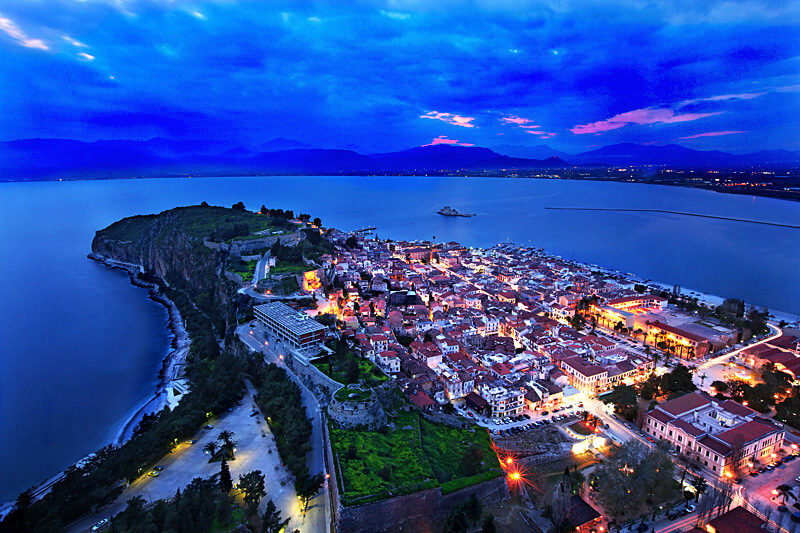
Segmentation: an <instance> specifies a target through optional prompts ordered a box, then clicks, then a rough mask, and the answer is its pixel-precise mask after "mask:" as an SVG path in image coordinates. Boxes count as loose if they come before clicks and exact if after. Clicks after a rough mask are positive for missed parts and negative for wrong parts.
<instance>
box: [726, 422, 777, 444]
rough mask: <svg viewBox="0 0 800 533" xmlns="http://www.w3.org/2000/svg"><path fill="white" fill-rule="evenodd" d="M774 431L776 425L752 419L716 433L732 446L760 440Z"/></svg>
mask: <svg viewBox="0 0 800 533" xmlns="http://www.w3.org/2000/svg"><path fill="white" fill-rule="evenodd" d="M773 431H775V428H774V427H772V426H768V425H766V424H762V423H761V422H756V421H755V420H751V421H750V422H745V423H744V424H742V425H740V426H736V427H734V428H731V429H729V430H728V431H723V432H722V433H720V434H718V435H716V437H717V438H718V439H719V440H722V441H724V442H725V443H727V444H728V445H730V446H740V445H743V444H747V443H748V442H753V441H755V440H759V439H761V438H763V437H765V436H766V435H767V434H769V433H772V432H773Z"/></svg>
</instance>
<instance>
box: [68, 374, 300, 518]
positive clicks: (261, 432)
mask: <svg viewBox="0 0 800 533" xmlns="http://www.w3.org/2000/svg"><path fill="white" fill-rule="evenodd" d="M254 406H255V401H254V400H253V396H252V391H251V390H250V389H248V391H247V392H246V393H245V395H244V398H243V400H242V405H241V406H237V407H236V408H234V409H233V412H231V413H225V414H224V415H221V416H219V417H216V418H212V419H210V420H209V423H210V424H212V425H213V426H214V427H213V429H201V430H200V431H198V432H197V433H196V434H195V435H194V436H192V439H194V440H195V441H196V442H195V443H194V444H189V441H187V442H182V443H180V444H179V445H178V446H177V447H176V448H175V450H173V451H172V452H171V453H170V454H168V455H166V456H164V457H163V458H162V459H161V460H160V461H159V462H158V463H157V465H158V466H161V467H163V470H162V471H161V473H160V474H159V476H158V477H157V478H154V477H150V476H148V475H147V471H145V472H144V473H143V474H142V476H141V477H139V478H138V479H137V480H135V481H134V482H133V483H131V485H130V486H129V487H128V488H127V489H125V492H123V493H122V495H121V496H120V497H119V498H118V499H117V500H116V501H115V502H114V503H112V504H110V505H108V506H107V507H105V508H104V509H102V510H100V512H98V513H96V514H94V515H91V516H88V517H86V518H84V519H82V520H80V521H78V522H75V523H73V524H72V525H71V526H69V528H67V529H68V531H76V532H77V531H89V529H90V528H91V527H92V526H93V525H94V524H96V523H97V522H99V521H100V520H101V519H102V518H107V517H110V516H113V515H116V514H117V513H119V512H120V511H122V510H124V509H125V507H126V506H127V502H128V500H129V499H130V498H132V497H134V496H142V497H143V498H144V499H145V500H146V501H148V502H155V501H156V500H159V499H170V498H172V497H173V496H175V491H177V490H178V489H181V490H183V488H184V487H186V485H188V484H189V483H190V482H191V481H192V480H193V479H194V478H196V477H201V478H210V477H211V476H213V475H214V474H217V473H219V469H220V463H219V462H214V463H209V462H208V455H206V453H205V452H204V451H203V447H204V446H205V444H206V443H208V442H210V441H214V440H216V439H217V436H218V435H219V433H220V431H222V430H229V431H232V432H233V433H234V440H235V441H236V442H237V445H236V458H235V459H234V460H232V461H230V462H229V463H228V465H229V467H230V472H231V477H232V478H233V481H234V483H236V482H237V481H238V480H239V475H240V474H245V473H247V472H251V471H253V470H261V471H262V472H263V473H264V475H265V477H266V489H267V496H266V497H265V498H264V499H263V500H262V501H261V505H260V507H259V512H263V511H264V509H265V508H266V503H267V501H268V500H270V499H271V500H272V501H273V502H274V503H275V505H276V506H277V507H278V508H279V509H281V511H282V512H283V516H284V517H290V516H291V522H290V526H291V527H292V528H300V529H301V531H303V530H304V528H303V527H302V526H301V524H302V513H301V510H300V505H299V502H298V500H297V494H296V492H295V491H294V486H293V484H292V480H291V475H290V473H289V471H288V470H287V469H286V468H285V467H282V466H281V460H280V457H279V455H278V452H277V448H276V447H275V443H274V440H273V435H272V432H271V431H270V429H269V426H268V425H267V424H266V423H265V421H264V418H263V417H262V416H257V417H251V416H250V414H251V412H252V411H253V409H254ZM153 466H156V465H153ZM281 483H283V484H284V485H283V486H282V485H281ZM307 531H314V530H311V529H308V530H307Z"/></svg>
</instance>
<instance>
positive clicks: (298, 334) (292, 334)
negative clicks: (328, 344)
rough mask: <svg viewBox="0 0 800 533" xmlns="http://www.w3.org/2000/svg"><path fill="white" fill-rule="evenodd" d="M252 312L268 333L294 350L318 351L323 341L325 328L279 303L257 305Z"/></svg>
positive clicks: (305, 315)
mask: <svg viewBox="0 0 800 533" xmlns="http://www.w3.org/2000/svg"><path fill="white" fill-rule="evenodd" d="M253 312H254V314H255V317H256V319H257V320H258V321H259V322H261V323H262V324H263V325H264V327H266V328H267V330H268V331H269V332H270V333H272V334H273V335H275V336H276V337H277V338H279V339H281V340H282V341H284V342H286V343H288V344H289V345H290V346H292V347H294V348H296V349H299V350H304V351H305V350H313V349H318V348H319V346H320V344H322V342H323V341H324V340H325V326H323V325H322V324H320V323H319V322H317V321H316V320H314V319H312V318H311V317H310V316H308V315H307V314H305V313H301V312H299V311H295V310H294V309H292V308H291V307H289V306H288V305H286V304H283V303H281V302H270V303H268V304H263V305H257V306H256V307H254V308H253Z"/></svg>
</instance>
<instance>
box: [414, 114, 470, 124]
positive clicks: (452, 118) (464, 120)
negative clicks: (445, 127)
mask: <svg viewBox="0 0 800 533" xmlns="http://www.w3.org/2000/svg"><path fill="white" fill-rule="evenodd" d="M419 118H430V119H433V120H441V121H442V122H447V123H448V124H452V125H453V126H461V127H462V128H474V127H475V124H470V123H471V122H472V121H473V120H475V117H464V116H461V115H453V114H451V113H440V112H439V111H429V112H427V113H425V114H424V115H420V116H419Z"/></svg>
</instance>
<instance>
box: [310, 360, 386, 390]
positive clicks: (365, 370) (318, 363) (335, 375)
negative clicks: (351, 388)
mask: <svg viewBox="0 0 800 533" xmlns="http://www.w3.org/2000/svg"><path fill="white" fill-rule="evenodd" d="M351 358H355V359H356V361H357V362H358V375H359V378H360V379H362V380H363V381H364V383H365V384H366V385H367V386H368V387H375V386H377V385H380V384H381V383H383V382H384V381H388V380H389V377H388V376H387V375H386V374H384V373H383V371H382V370H381V369H380V368H378V367H377V366H375V363H373V362H372V361H370V360H369V359H364V358H363V357H356V356H355V355H353V354H352V353H348V354H347V358H345V359H344V360H343V361H334V362H333V363H332V364H330V365H329V364H328V361H329V359H328V358H327V357H326V358H323V359H316V360H314V361H312V362H311V364H313V365H314V366H315V367H317V369H318V370H319V371H320V372H322V373H323V374H325V375H326V376H328V377H329V378H331V379H332V380H334V381H338V382H339V383H345V384H346V383H347V380H346V379H345V376H347V368H348V366H349V363H350V359H351Z"/></svg>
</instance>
